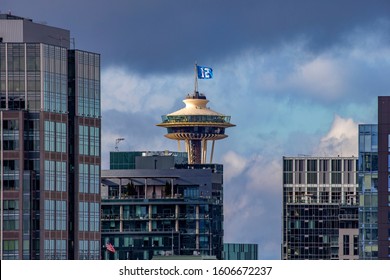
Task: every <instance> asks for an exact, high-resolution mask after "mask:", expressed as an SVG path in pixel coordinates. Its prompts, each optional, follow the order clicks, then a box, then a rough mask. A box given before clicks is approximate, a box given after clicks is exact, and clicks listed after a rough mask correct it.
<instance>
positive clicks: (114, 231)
mask: <svg viewBox="0 0 390 280" xmlns="http://www.w3.org/2000/svg"><path fill="white" fill-rule="evenodd" d="M134 154H136V153H134ZM134 154H132V155H134ZM113 156H114V157H115V156H116V154H115V152H113V153H111V157H113ZM174 157H175V156H174V155H163V153H161V154H160V155H153V156H150V155H149V156H148V155H143V156H142V153H141V155H139V156H136V158H135V159H134V161H135V168H134V169H115V170H103V171H102V191H101V193H102V217H101V221H102V247H103V248H105V249H104V250H103V253H102V257H103V259H122V260H125V259H133V260H136V259H140V260H148V259H152V258H156V257H161V256H165V257H167V256H170V257H171V258H178V259H180V258H181V257H182V256H194V255H195V256H198V257H199V256H202V257H216V258H217V259H222V252H223V169H222V168H223V167H222V165H219V164H200V165H192V164H191V165H189V164H180V163H179V164H177V163H175V159H174ZM130 160H131V161H133V160H132V157H130ZM111 246H113V249H114V250H113V249H112V247H111ZM172 256H173V257H172Z"/></svg>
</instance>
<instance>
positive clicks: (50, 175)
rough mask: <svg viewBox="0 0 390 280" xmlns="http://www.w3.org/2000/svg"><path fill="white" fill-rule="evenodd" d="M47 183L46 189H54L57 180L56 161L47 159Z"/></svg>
mask: <svg viewBox="0 0 390 280" xmlns="http://www.w3.org/2000/svg"><path fill="white" fill-rule="evenodd" d="M44 176H45V185H44V189H45V190H46V191H54V182H55V161H53V160H45V175H44Z"/></svg>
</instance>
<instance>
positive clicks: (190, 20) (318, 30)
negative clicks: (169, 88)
mask: <svg viewBox="0 0 390 280" xmlns="http://www.w3.org/2000/svg"><path fill="white" fill-rule="evenodd" d="M2 6H3V7H0V9H2V11H3V12H7V11H8V10H12V11H13V13H14V14H17V15H21V16H26V17H30V18H33V19H34V20H35V21H47V22H48V24H50V25H54V26H60V27H65V28H67V29H70V30H71V34H72V36H74V37H75V41H76V47H77V48H81V49H88V50H93V51H95V52H98V53H101V54H102V55H103V56H102V57H103V65H110V64H123V65H126V66H127V67H129V68H131V69H133V70H136V71H139V72H162V71H171V72H172V71H173V72H177V71H180V70H181V69H188V64H192V63H193V62H194V61H195V60H197V61H199V62H200V63H207V64H215V63H216V62H218V61H219V60H222V59H226V57H228V56H230V55H236V54H237V53H239V52H240V51H243V50H245V49H247V48H256V49H259V50H261V51H263V52H266V51H267V50H269V48H271V47H273V46H275V45H276V44H280V43H284V42H287V41H289V40H291V39H294V38H303V39H305V40H306V42H307V47H308V48H309V49H310V50H311V51H318V50H322V49H324V48H327V47H330V46H332V45H334V44H336V43H338V42H340V40H341V39H342V37H343V36H344V34H345V33H346V32H347V31H349V30H351V29H354V28H356V27H359V26H364V25H366V24H370V23H372V22H375V21H376V20H378V19H380V18H389V17H390V16H389V15H390V2H389V1H388V0H382V1H380V0H376V1H375V0H374V1H363V0H361V1H356V0H341V1H324V0H321V1H310V0H306V1H304V0H300V1H284V0H264V1H259V0H247V1H225V0H214V1H210V0H207V1H206V0H198V1H182V0H166V1H161V0H148V1H129V0H115V1H102V0H95V1H92V2H91V1H75V0H67V1H51V0H36V1H34V5H31V2H30V1H29V0H12V1H10V0H5V1H3V5H2Z"/></svg>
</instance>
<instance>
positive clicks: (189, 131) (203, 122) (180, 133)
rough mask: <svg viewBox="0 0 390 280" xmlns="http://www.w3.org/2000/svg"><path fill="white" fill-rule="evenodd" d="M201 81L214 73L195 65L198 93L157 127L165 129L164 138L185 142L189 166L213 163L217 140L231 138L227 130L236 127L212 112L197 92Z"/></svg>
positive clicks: (202, 95)
mask: <svg viewBox="0 0 390 280" xmlns="http://www.w3.org/2000/svg"><path fill="white" fill-rule="evenodd" d="M198 78H199V79H210V78H212V69H211V68H209V67H203V66H198V65H196V64H195V90H194V92H193V93H190V94H188V95H187V96H186V98H185V99H184V100H183V102H184V104H185V107H184V108H182V109H180V110H178V111H176V112H173V113H170V114H167V115H163V116H162V122H161V123H159V124H157V126H160V127H165V128H166V129H167V132H168V133H167V134H165V137H167V138H169V139H173V140H177V141H178V148H179V151H180V150H181V145H180V142H181V141H184V143H185V148H186V152H187V154H188V163H189V164H206V163H212V162H213V154H214V145H215V140H220V139H224V138H226V137H228V135H226V134H225V129H226V128H228V127H233V126H235V125H234V124H232V123H230V116H226V115H224V114H221V113H218V112H216V111H213V110H211V109H210V108H208V107H207V106H206V105H207V103H208V102H209V100H207V98H206V96H205V95H204V94H203V93H199V91H198ZM209 141H211V154H210V158H209V161H207V143H208V142H209Z"/></svg>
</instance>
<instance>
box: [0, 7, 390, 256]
mask: <svg viewBox="0 0 390 280" xmlns="http://www.w3.org/2000/svg"><path fill="white" fill-rule="evenodd" d="M0 11H1V12H2V13H4V12H11V13H12V14H14V15H18V16H23V17H27V18H31V19H33V21H34V22H38V23H44V24H48V25H51V26H55V27H60V28H64V29H68V30H70V32H71V37H72V38H74V44H75V47H76V48H77V49H81V50H87V51H92V52H96V53H100V54H101V59H102V69H101V79H102V80H101V94H102V157H103V164H102V168H103V169H108V168H109V162H108V161H109V151H113V150H114V147H115V139H116V138H119V137H121V138H125V140H124V141H122V142H121V143H120V144H119V150H121V151H130V150H167V149H168V150H177V143H176V142H174V141H172V140H169V139H167V138H165V137H163V135H164V134H165V131H164V129H162V128H159V127H157V126H155V125H156V124H157V123H159V122H160V121H161V115H164V114H167V113H171V112H174V111H176V110H178V109H180V108H182V107H183V106H184V104H183V103H182V100H183V99H184V97H185V96H186V95H187V94H188V93H191V92H193V90H194V76H193V71H194V70H193V68H194V63H195V62H197V63H198V64H199V65H204V66H209V67H212V68H213V72H214V77H213V79H211V80H202V81H199V90H200V91H201V92H203V93H204V94H205V95H206V96H207V98H208V99H209V100H210V103H209V106H210V107H211V109H213V110H215V111H217V112H220V113H223V114H226V115H230V116H231V117H232V118H231V122H232V123H234V124H236V125H237V126H236V127H233V128H229V129H228V130H227V134H229V137H228V138H226V139H224V140H221V141H218V142H217V143H216V148H215V149H216V150H215V155H214V160H215V162H218V163H222V164H224V195H225V197H224V211H225V225H224V227H225V237H224V241H225V242H244V243H258V244H259V257H260V259H280V244H281V230H282V225H281V217H282V157H283V156H297V155H312V156H337V155H340V156H352V155H354V156H357V154H358V151H357V129H358V124H361V123H376V122H377V96H382V95H390V78H389V77H390V76H389V73H390V2H389V1H388V0H383V1H379V0H371V1H366V0H339V1H328V0H317V1H312V0H295V1H288V0H246V1H242V0H230V1H226V0H208V1H205V0H197V1H193V0H192V1H187V0H165V1H161V0H137V1H135V0H114V1H110V2H109V1H102V0H94V1H80V0H77V1H76V0H57V1H52V0H35V1H31V0H0Z"/></svg>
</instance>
